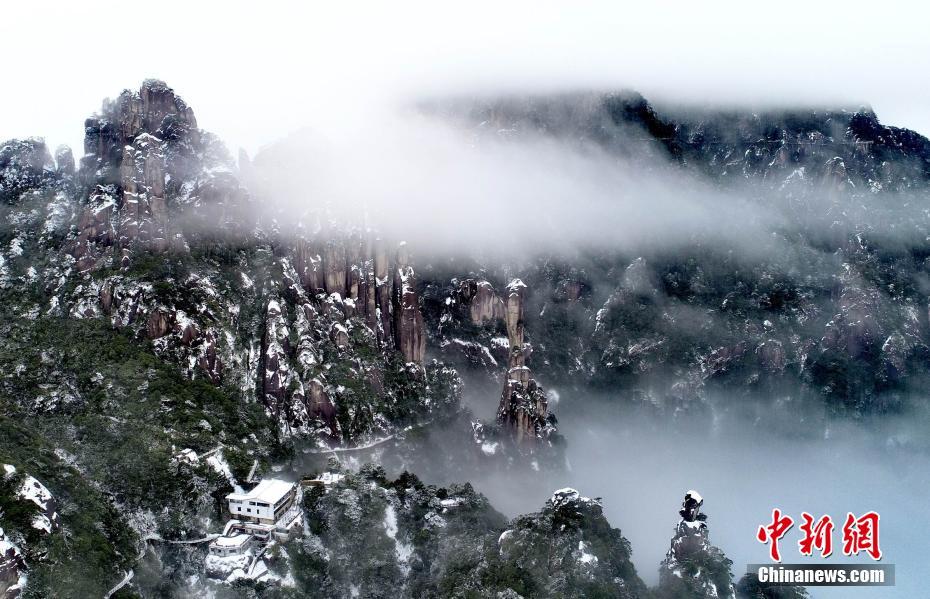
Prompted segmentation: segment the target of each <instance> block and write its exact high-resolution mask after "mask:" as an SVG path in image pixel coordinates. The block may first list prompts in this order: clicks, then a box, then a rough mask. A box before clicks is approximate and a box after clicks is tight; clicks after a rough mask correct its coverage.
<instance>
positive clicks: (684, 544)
mask: <svg viewBox="0 0 930 599" xmlns="http://www.w3.org/2000/svg"><path fill="white" fill-rule="evenodd" d="M703 505H704V498H703V497H701V494H700V493H698V492H697V491H694V490H691V491H688V492H686V493H685V497H684V500H682V502H681V509H680V510H679V511H678V515H679V516H681V520H679V522H678V526H677V527H676V528H675V536H674V537H672V543H671V546H670V547H669V550H668V552H667V553H666V554H665V559H664V560H663V561H662V565H661V567H660V568H659V587H658V589H657V590H656V595H657V596H658V597H660V598H665V597H669V598H671V597H689V598H694V599H733V598H734V597H735V591H734V588H733V576H732V574H731V573H730V566H731V565H732V564H733V562H731V561H730V560H729V559H727V557H726V555H724V553H723V551H721V550H720V549H718V548H717V547H715V546H713V545H711V544H710V542H709V541H708V538H707V535H708V529H707V524H706V523H705V521H706V520H707V516H705V515H704V514H702V513H701V507H702V506H703Z"/></svg>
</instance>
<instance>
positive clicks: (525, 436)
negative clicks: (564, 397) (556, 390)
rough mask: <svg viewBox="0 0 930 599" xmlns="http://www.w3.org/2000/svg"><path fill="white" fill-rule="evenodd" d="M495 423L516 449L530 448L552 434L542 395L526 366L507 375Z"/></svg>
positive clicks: (545, 401) (517, 368) (547, 408)
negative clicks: (503, 430) (518, 447)
mask: <svg viewBox="0 0 930 599" xmlns="http://www.w3.org/2000/svg"><path fill="white" fill-rule="evenodd" d="M497 423H498V424H499V425H500V426H501V427H502V428H504V429H505V430H507V431H509V432H510V434H511V435H512V436H513V439H514V440H515V441H516V443H517V445H529V446H532V445H534V444H535V443H536V442H538V441H543V440H546V439H548V438H549V437H550V436H551V435H553V434H554V433H555V432H556V427H555V418H554V417H553V416H552V415H551V414H549V402H548V401H547V399H546V394H545V392H544V391H543V389H542V387H540V386H539V385H538V384H537V383H536V381H535V380H534V379H533V378H532V374H531V372H530V369H529V368H527V367H526V366H516V367H513V368H511V369H510V370H509V371H508V372H507V378H506V380H505V381H504V391H503V393H502V394H501V401H500V405H499V406H498V409H497Z"/></svg>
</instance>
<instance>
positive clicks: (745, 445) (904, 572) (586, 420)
mask: <svg viewBox="0 0 930 599" xmlns="http://www.w3.org/2000/svg"><path fill="white" fill-rule="evenodd" d="M610 399H614V400H616V399H618V398H604V397H582V398H576V400H575V401H572V402H571V403H567V402H562V403H561V404H560V406H559V407H558V408H557V413H558V416H559V424H560V430H561V432H562V433H564V435H565V437H566V439H567V443H568V449H567V457H568V460H569V462H570V471H569V472H567V473H565V474H558V475H553V474H546V473H527V474H526V475H524V476H520V475H515V474H514V473H513V472H507V473H498V474H493V475H491V476H489V477H487V478H481V477H479V478H478V479H476V480H475V481H473V482H474V484H475V486H476V488H477V489H479V490H480V491H482V492H483V493H485V494H486V495H487V496H488V497H489V498H490V499H491V502H492V504H493V505H495V507H497V508H498V509H500V510H502V511H504V512H505V513H506V514H507V515H508V516H515V515H517V514H518V513H523V512H526V511H533V510H536V509H539V507H540V506H541V505H542V504H543V502H544V501H545V500H546V499H547V498H548V497H549V496H550V494H551V493H552V491H553V490H554V489H556V488H560V487H563V486H573V487H576V488H578V489H579V490H581V491H582V492H583V493H584V494H586V495H588V496H591V497H602V498H603V502H604V510H605V514H606V515H607V517H608V519H609V520H610V522H611V524H612V525H613V526H615V527H618V528H620V529H621V530H622V531H623V534H624V536H626V537H627V538H628V539H629V540H630V542H631V544H632V546H633V561H634V563H635V565H636V567H637V571H638V572H639V574H640V576H642V577H643V579H644V580H645V581H646V582H647V583H651V584H654V583H655V582H657V580H658V565H659V562H661V560H662V559H663V558H664V556H665V552H666V551H667V550H668V547H669V541H670V539H671V537H672V534H673V533H674V527H675V524H676V523H677V521H678V508H679V507H680V501H681V498H682V497H683V495H684V493H685V491H687V490H688V489H697V490H698V491H700V493H701V494H702V495H703V497H704V508H703V511H704V513H706V514H708V516H709V519H708V521H707V524H708V527H709V529H710V540H711V541H712V542H713V543H714V544H716V545H717V546H719V547H720V548H722V549H723V550H724V552H725V553H726V554H727V556H728V557H729V558H730V559H731V560H733V572H734V575H735V576H736V577H737V578H739V577H740V576H742V574H743V573H744V572H745V570H746V565H747V564H749V563H768V561H769V559H768V553H767V552H768V548H767V546H764V545H762V544H761V543H759V542H758V541H756V540H755V532H756V529H757V528H758V526H759V525H761V524H764V523H767V520H766V519H767V518H770V517H771V510H772V508H775V507H778V508H781V509H782V510H783V511H784V512H785V513H787V514H789V515H791V516H792V517H793V518H795V520H798V521H799V520H800V514H801V512H802V511H807V512H809V513H811V514H815V515H820V514H830V515H832V516H833V518H834V522H836V521H839V522H840V523H839V524H838V525H837V531H835V533H834V534H835V535H836V534H840V533H839V528H840V527H841V526H842V519H843V518H845V516H846V511H850V512H853V513H855V514H861V513H864V512H866V511H869V510H875V511H877V512H879V514H881V544H882V549H883V552H884V556H883V559H882V563H890V564H895V565H896V585H895V586H894V587H891V588H883V589H874V588H839V587H838V588H827V587H817V588H814V587H812V588H810V589H809V591H810V592H811V596H812V597H815V598H825V599H845V598H846V597H901V598H904V597H919V596H922V594H921V593H923V591H924V590H925V587H926V582H925V580H924V577H925V576H926V575H927V574H928V573H930V569H928V567H927V565H926V556H925V555H924V550H925V549H926V548H927V546H928V543H927V538H926V534H927V530H928V529H927V526H926V516H925V514H926V508H927V500H926V498H927V497H930V478H928V476H927V473H928V472H930V457H928V456H927V455H926V454H925V453H919V452H917V451H914V450H912V449H908V448H905V447H902V446H899V445H896V444H892V443H889V438H890V437H888V436H886V435H883V434H881V433H876V432H875V431H873V430H870V429H866V428H865V427H861V426H856V425H850V426H848V427H839V428H834V429H833V430H831V432H830V435H829V438H811V437H809V436H794V435H792V434H791V432H790V431H774V430H773V431H771V432H770V433H766V432H764V431H760V430H759V429H758V428H755V427H748V426H746V425H745V423H739V422H734V423H730V424H729V425H726V426H722V427H720V428H719V429H717V430H714V431H708V430H706V429H705V428H704V427H703V426H696V427H695V428H694V429H693V430H689V427H688V426H687V423H678V425H671V424H669V423H656V422H654V421H651V420H649V419H647V418H644V417H642V416H641V415H640V416H636V415H634V414H633V413H631V412H630V411H629V410H627V411H624V410H622V409H620V408H618V407H617V404H618V403H619V402H617V401H613V402H611V401H610ZM891 428H892V429H893V430H896V431H899V432H900V431H901V430H902V428H901V427H899V426H898V423H893V424H892V425H891ZM798 534H799V533H798V531H797V525H796V526H795V528H794V529H792V530H791V531H790V532H789V533H788V535H787V536H786V537H785V539H784V540H783V541H782V555H783V561H784V562H785V563H798V562H803V561H805V560H804V559H803V558H801V557H800V555H799V554H798V551H797V544H796V543H797V540H798V538H799V537H798ZM838 538H839V537H835V538H834V543H835V546H836V543H837V542H838ZM830 561H833V562H836V563H849V562H855V561H869V558H864V559H858V558H849V557H847V556H844V555H843V554H842V551H839V550H835V551H834V555H833V556H832V557H831V558H830Z"/></svg>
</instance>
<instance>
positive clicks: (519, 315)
mask: <svg viewBox="0 0 930 599" xmlns="http://www.w3.org/2000/svg"><path fill="white" fill-rule="evenodd" d="M525 295H526V285H525V284H524V283H523V281H521V280H520V279H514V280H513V281H511V282H510V284H509V285H507V290H506V294H505V300H504V320H505V321H506V323H507V338H508V339H509V340H510V368H516V367H519V366H524V365H525V364H526V348H525V344H524V327H523V312H524V309H525V308H524V304H525V302H526V298H525Z"/></svg>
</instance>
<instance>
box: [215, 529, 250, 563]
mask: <svg viewBox="0 0 930 599" xmlns="http://www.w3.org/2000/svg"><path fill="white" fill-rule="evenodd" d="M251 547H252V535H249V534H237V535H233V536H229V537H217V538H216V539H214V540H213V542H212V543H210V553H212V554H213V555H218V556H220V557H226V556H228V555H241V554H243V553H245V552H246V551H248V550H249V549H250V548H251Z"/></svg>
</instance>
